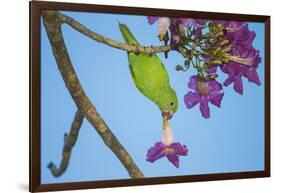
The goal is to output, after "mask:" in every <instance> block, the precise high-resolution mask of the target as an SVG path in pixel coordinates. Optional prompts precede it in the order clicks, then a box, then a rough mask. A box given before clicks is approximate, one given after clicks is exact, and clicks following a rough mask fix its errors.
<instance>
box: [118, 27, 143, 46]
mask: <svg viewBox="0 0 281 193" xmlns="http://www.w3.org/2000/svg"><path fill="white" fill-rule="evenodd" d="M119 29H120V31H121V33H122V36H123V38H124V40H125V42H126V43H127V44H131V45H139V42H138V41H137V40H136V38H135V37H134V35H133V34H132V32H131V31H130V30H129V28H128V27H127V26H126V25H125V24H122V23H119Z"/></svg>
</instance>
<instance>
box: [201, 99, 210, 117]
mask: <svg viewBox="0 0 281 193" xmlns="http://www.w3.org/2000/svg"><path fill="white" fill-rule="evenodd" d="M200 111H201V114H202V116H203V117H204V118H205V119H209V118H210V108H209V105H208V99H207V97H203V99H202V100H201V103H200Z"/></svg>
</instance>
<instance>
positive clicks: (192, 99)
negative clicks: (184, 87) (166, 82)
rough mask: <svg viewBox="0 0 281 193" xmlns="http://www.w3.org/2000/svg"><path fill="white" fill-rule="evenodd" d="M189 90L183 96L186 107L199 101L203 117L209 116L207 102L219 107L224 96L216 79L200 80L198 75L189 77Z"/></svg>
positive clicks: (192, 105)
mask: <svg viewBox="0 0 281 193" xmlns="http://www.w3.org/2000/svg"><path fill="white" fill-rule="evenodd" d="M188 88H190V89H192V90H193V91H189V92H188V93H187V94H186V95H185V96H184V102H185V105H186V107H187V108H188V109H190V108H192V107H194V106H195V105H197V104H199V103H200V111H201V114H202V116H203V117H204V118H206V119H208V118H210V108H209V105H208V103H209V102H210V103H212V104H213V105H215V106H217V107H220V105H221V100H222V98H223V96H224V93H223V90H222V85H221V84H220V83H219V82H218V81H216V80H200V79H199V78H198V76H192V77H190V81H189V83H188Z"/></svg>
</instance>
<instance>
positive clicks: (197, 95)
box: [147, 16, 261, 118]
mask: <svg viewBox="0 0 281 193" xmlns="http://www.w3.org/2000/svg"><path fill="white" fill-rule="evenodd" d="M147 19H148V22H149V24H151V25H152V24H154V23H155V22H156V21H158V33H159V35H158V37H159V39H160V40H164V41H165V43H166V44H167V42H168V40H170V46H171V47H172V48H173V50H175V51H178V52H179V53H180V54H181V55H182V56H183V58H184V64H183V65H177V66H176V70H178V71H187V70H188V69H189V68H190V67H191V66H192V67H193V68H194V69H195V70H196V71H197V74H196V75H193V76H191V78H190V81H189V83H188V88H189V89H191V90H192V91H188V93H187V94H186V95H185V96H184V102H185V105H186V107H187V108H188V109H190V108H192V107H194V106H195V105H196V104H199V103H200V111H201V114H202V116H203V117H204V118H210V110H209V106H208V103H209V102H210V103H211V104H213V105H215V106H217V107H220V105H221V100H222V98H223V86H229V85H231V84H232V83H233V88H234V91H235V92H237V93H239V94H241V95H242V94H243V81H242V78H243V77H244V78H246V79H248V81H249V82H252V83H254V84H256V85H260V84H261V82H260V79H259V76H258V73H257V68H258V67H259V64H260V62H261V57H260V53H259V51H258V50H257V49H255V48H254V46H253V40H254V39H255V37H256V34H255V32H254V31H251V30H250V29H249V26H248V24H247V23H246V22H237V21H216V20H202V19H192V18H168V17H153V16H149V17H147ZM169 34H170V36H169ZM169 37H171V38H170V39H169ZM218 69H220V72H221V73H225V74H227V78H226V79H225V80H224V82H223V86H222V84H221V83H219V82H218V81H217V79H216V78H217V77H218Z"/></svg>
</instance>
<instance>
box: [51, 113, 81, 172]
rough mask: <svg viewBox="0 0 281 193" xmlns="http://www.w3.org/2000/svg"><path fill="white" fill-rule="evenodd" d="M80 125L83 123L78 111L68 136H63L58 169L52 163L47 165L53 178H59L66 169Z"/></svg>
mask: <svg viewBox="0 0 281 193" xmlns="http://www.w3.org/2000/svg"><path fill="white" fill-rule="evenodd" d="M82 123H83V115H82V114H81V113H80V112H79V111H76V113H75V116H74V119H73V122H72V124H71V129H70V132H69V134H67V133H65V134H64V146H63V152H62V160H61V163H60V166H59V168H57V166H56V165H55V164H54V163H53V162H51V163H50V164H49V165H48V168H49V169H50V170H51V172H52V174H53V176H55V177H58V176H61V175H62V174H63V173H64V172H65V170H66V169H67V167H68V163H69V159H70V156H71V150H72V148H73V147H74V145H75V143H76V141H77V138H78V134H79V131H80V128H81V125H82Z"/></svg>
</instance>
